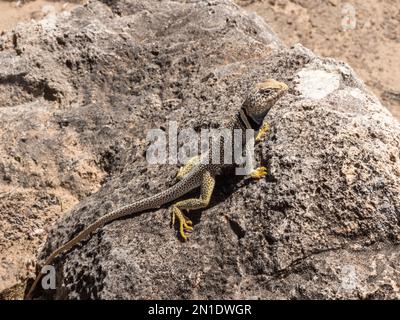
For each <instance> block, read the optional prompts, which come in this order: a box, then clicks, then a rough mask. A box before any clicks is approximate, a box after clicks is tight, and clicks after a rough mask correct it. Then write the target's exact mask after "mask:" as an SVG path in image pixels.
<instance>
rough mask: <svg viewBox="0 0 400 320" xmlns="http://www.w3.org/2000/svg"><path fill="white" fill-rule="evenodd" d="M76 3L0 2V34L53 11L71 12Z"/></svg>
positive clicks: (41, 1)
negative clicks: (19, 23) (21, 22)
mask: <svg viewBox="0 0 400 320" xmlns="http://www.w3.org/2000/svg"><path fill="white" fill-rule="evenodd" d="M77 1H78V2H79V0H77ZM77 1H69V2H68V1H51V0H34V1H24V0H17V1H15V0H10V1H7V0H0V32H2V31H6V30H10V29H12V28H13V27H14V26H15V25H16V24H17V23H18V22H20V21H29V20H31V19H34V20H40V19H42V18H44V17H45V16H46V15H47V14H49V13H51V12H54V11H55V12H61V11H69V10H72V9H73V8H75V7H76V5H77V3H76V2H77ZM73 2H75V3H73Z"/></svg>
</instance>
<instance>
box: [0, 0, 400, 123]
mask: <svg viewBox="0 0 400 320" xmlns="http://www.w3.org/2000/svg"><path fill="white" fill-rule="evenodd" d="M85 1H86V0H75V1H73V0H72V1H56V0H55V1H51V0H32V1H27V0H0V32H2V33H3V32H5V31H7V30H10V29H12V28H13V27H14V26H15V25H16V24H17V23H18V22H21V21H22V22H23V21H25V22H26V21H30V20H31V19H34V20H40V19H43V18H46V17H48V16H50V15H54V14H55V13H57V12H63V11H70V10H72V9H74V8H75V7H76V6H78V5H82V4H84V3H85ZM234 2H236V4H238V5H240V6H241V7H243V8H244V9H246V10H248V11H252V12H255V13H257V14H258V15H260V16H261V17H262V18H264V19H265V20H266V22H267V23H268V24H269V25H270V26H271V27H272V29H273V30H274V31H275V32H276V33H277V34H278V36H279V37H280V38H281V40H282V41H283V42H285V43H286V44H287V45H288V46H291V45H292V44H294V43H297V42H300V43H302V44H303V45H304V46H306V47H308V48H310V49H311V50H312V51H314V52H315V53H317V54H318V55H321V56H324V57H333V58H336V59H339V60H342V61H345V62H347V63H348V64H350V66H351V67H352V68H353V69H354V70H355V71H356V72H357V74H358V75H359V76H360V77H361V78H362V79H363V80H364V81H365V83H366V85H367V86H368V87H369V88H370V89H371V90H372V91H373V92H374V93H375V94H376V95H377V96H378V97H379V98H380V99H381V101H382V103H383V104H384V105H385V106H386V107H387V108H388V109H389V110H390V111H391V112H392V113H393V114H394V115H395V116H396V117H397V119H400V0H385V1H383V0H351V1H341V0H235V1H234Z"/></svg>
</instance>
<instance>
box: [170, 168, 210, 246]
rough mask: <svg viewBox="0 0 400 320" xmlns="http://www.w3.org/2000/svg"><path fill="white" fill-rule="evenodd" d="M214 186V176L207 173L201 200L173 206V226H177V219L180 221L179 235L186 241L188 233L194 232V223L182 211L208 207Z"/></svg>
mask: <svg viewBox="0 0 400 320" xmlns="http://www.w3.org/2000/svg"><path fill="white" fill-rule="evenodd" d="M214 186H215V178H214V176H213V175H212V174H211V173H210V172H209V171H206V172H205V173H204V174H203V177H202V182H201V187H200V198H192V199H187V200H183V201H179V202H177V203H175V204H174V205H173V206H172V225H174V224H175V218H177V219H178V221H179V233H180V235H181V237H182V239H183V240H184V241H185V240H186V239H187V235H186V232H187V231H192V230H193V223H192V221H190V220H189V219H188V218H187V217H186V216H185V215H184V214H183V212H182V210H187V211H189V210H196V209H201V208H205V207H207V206H208V204H209V203H210V199H211V195H212V193H213V190H214Z"/></svg>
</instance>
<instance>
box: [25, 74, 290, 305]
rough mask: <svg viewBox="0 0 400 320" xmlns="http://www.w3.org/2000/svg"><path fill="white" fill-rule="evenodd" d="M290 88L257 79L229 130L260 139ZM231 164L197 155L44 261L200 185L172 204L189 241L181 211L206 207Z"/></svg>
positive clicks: (259, 172) (258, 174)
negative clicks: (170, 178)
mask: <svg viewBox="0 0 400 320" xmlns="http://www.w3.org/2000/svg"><path fill="white" fill-rule="evenodd" d="M287 91H288V86H287V85H286V84H285V83H283V82H279V81H277V80H274V79H266V80H265V81H262V82H259V83H257V84H256V85H255V86H254V87H253V88H251V89H250V92H249V93H248V94H247V97H246V98H245V100H244V102H243V103H242V106H241V108H240V110H239V112H237V113H236V114H235V115H234V116H233V117H232V119H231V120H230V121H229V122H228V124H227V125H226V129H228V130H230V132H233V130H236V129H239V130H242V131H245V130H247V129H252V130H254V133H255V138H256V139H255V140H256V141H260V140H261V139H262V137H263V136H264V135H265V134H266V131H267V130H268V125H267V124H263V122H264V118H265V116H266V115H267V113H268V112H269V110H270V109H271V107H272V106H273V105H274V104H275V103H276V102H277V101H278V100H279V98H281V97H282V96H283V95H284V93H285V92H287ZM217 143H219V144H220V145H219V146H217V147H220V148H221V152H220V155H221V158H220V159H223V150H222V148H223V147H222V144H221V141H219V142H217ZM210 154H211V153H210V152H207V153H206V155H205V156H206V157H211V155H210ZM201 156H204V155H201ZM196 158H197V159H196ZM232 166H236V165H235V164H233V163H229V164H225V163H223V161H221V162H219V163H215V162H214V163H213V162H212V161H209V163H203V162H201V161H199V159H198V157H194V158H192V159H191V160H189V161H188V162H187V163H186V165H184V166H183V167H181V168H180V170H179V171H178V174H177V179H178V180H179V181H178V182H177V183H176V184H174V185H173V186H171V187H170V188H168V189H166V190H164V191H161V192H160V193H157V194H155V195H153V196H150V197H148V198H144V199H142V200H139V201H136V202H133V203H131V204H128V205H125V206H123V207H121V208H119V209H116V210H115V211H112V212H110V213H108V214H105V215H104V216H102V217H100V218H99V219H98V220H96V221H95V222H93V223H92V224H90V225H89V226H88V227H86V228H85V229H84V230H82V231H81V232H79V233H78V234H77V235H76V236H75V237H73V238H72V239H71V240H69V241H68V242H66V243H65V244H63V245H61V246H60V247H59V248H57V249H56V250H55V251H53V252H52V253H51V254H50V255H49V256H48V258H47V259H46V260H45V262H44V265H50V264H51V263H52V262H53V260H54V259H55V258H56V257H58V256H59V255H60V254H62V253H64V252H66V251H69V250H70V249H72V248H73V247H74V246H75V245H76V244H78V243H79V242H81V241H82V240H84V239H86V238H88V237H89V236H90V235H91V234H92V233H94V232H95V231H97V230H98V229H100V228H102V227H103V226H104V225H105V224H108V223H110V222H112V221H114V220H116V219H119V218H121V217H125V216H128V215H131V214H134V213H139V212H142V211H147V210H150V209H158V208H160V207H161V206H163V205H165V204H168V203H170V202H173V201H175V200H177V199H179V198H181V197H182V196H184V195H185V194H187V193H189V192H191V191H192V190H194V189H197V188H200V197H199V198H191V199H187V200H182V201H177V202H176V203H174V204H172V210H171V211H172V212H171V213H172V220H171V222H172V225H175V221H176V219H177V220H178V221H179V234H180V236H181V238H182V240H183V241H186V240H187V237H188V236H187V234H188V233H189V232H191V231H193V223H192V222H191V221H190V220H189V219H188V218H187V217H186V215H185V214H184V213H183V212H182V211H183V210H186V211H189V210H196V209H201V208H205V207H207V206H208V204H209V202H210V199H211V195H212V193H213V190H214V186H215V177H216V176H217V175H220V174H221V173H222V171H223V170H224V169H226V168H231V167H232ZM265 175H266V168H265V167H259V168H257V169H255V170H254V171H253V172H252V173H251V174H250V176H251V177H253V178H262V177H264V176H265ZM41 276H42V273H41V272H39V273H38V275H37V276H36V279H35V280H34V282H33V284H32V286H31V287H30V290H29V291H28V294H27V296H26V297H27V299H30V298H31V296H32V294H33V292H34V290H35V288H36V286H37V284H38V282H39V281H40V279H41Z"/></svg>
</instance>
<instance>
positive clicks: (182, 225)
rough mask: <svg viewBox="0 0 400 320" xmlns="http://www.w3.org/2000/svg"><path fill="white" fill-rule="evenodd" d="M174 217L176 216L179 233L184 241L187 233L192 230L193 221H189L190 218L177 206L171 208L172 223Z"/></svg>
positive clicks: (173, 222)
mask: <svg viewBox="0 0 400 320" xmlns="http://www.w3.org/2000/svg"><path fill="white" fill-rule="evenodd" d="M175 218H177V219H178V221H179V234H180V235H181V237H182V240H183V241H186V240H187V238H188V233H190V232H191V231H193V222H192V221H190V219H189V218H188V217H186V216H185V215H184V214H183V213H182V211H181V210H180V209H178V208H177V207H173V208H172V225H174V224H175Z"/></svg>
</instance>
